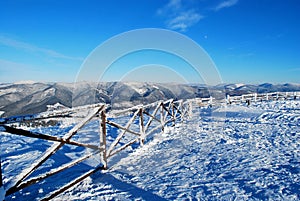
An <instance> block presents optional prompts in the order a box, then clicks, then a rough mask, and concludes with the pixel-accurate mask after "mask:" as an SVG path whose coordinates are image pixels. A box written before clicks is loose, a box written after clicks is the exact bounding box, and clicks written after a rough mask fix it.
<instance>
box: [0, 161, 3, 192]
mask: <svg viewBox="0 0 300 201" xmlns="http://www.w3.org/2000/svg"><path fill="white" fill-rule="evenodd" d="M2 186H3V181H2V167H1V156H0V188H1V187H2Z"/></svg>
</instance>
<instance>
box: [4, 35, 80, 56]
mask: <svg viewBox="0 0 300 201" xmlns="http://www.w3.org/2000/svg"><path fill="white" fill-rule="evenodd" d="M0 44H2V45H5V46H8V47H12V48H16V49H21V50H25V51H29V52H38V53H41V54H44V55H46V56H48V57H53V58H59V59H67V60H77V61H82V60H83V58H80V57H71V56H66V55H64V54H61V53H58V52H56V51H54V50H50V49H46V48H41V47H37V46H35V45H32V44H29V43H25V42H22V41H17V40H14V39H11V38H8V37H4V36H0Z"/></svg>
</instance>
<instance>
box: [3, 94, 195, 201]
mask: <svg viewBox="0 0 300 201" xmlns="http://www.w3.org/2000/svg"><path fill="white" fill-rule="evenodd" d="M190 107H191V104H190V103H189V101H182V100H179V101H174V100H172V99H171V100H168V101H159V102H155V103H152V104H149V105H139V106H135V107H132V108H129V109H126V110H120V111H113V112H107V105H104V104H95V105H88V106H83V107H78V108H73V109H65V110H61V111H52V112H45V113H41V114H37V115H27V116H19V117H10V118H4V119H1V120H0V129H1V130H0V131H1V132H5V133H9V134H13V135H19V136H26V137H30V138H38V139H42V140H47V141H50V142H56V143H53V145H52V146H51V147H50V148H48V149H47V150H46V151H45V153H44V154H43V155H42V156H41V157H40V158H39V159H38V160H37V161H35V162H34V163H33V164H32V165H31V166H30V167H28V169H26V171H24V172H22V174H21V175H19V177H18V180H17V181H16V182H15V184H14V185H13V186H12V187H9V188H8V189H6V194H5V196H9V195H12V194H14V193H16V192H18V191H20V190H22V189H24V188H26V187H29V186H31V185H33V184H36V183H38V182H41V181H42V180H44V179H46V178H48V177H50V176H52V175H55V174H57V173H60V172H62V171H63V170H66V169H68V168H70V167H73V166H75V165H77V164H78V163H81V162H83V161H85V160H87V159H89V158H91V157H92V156H95V155H97V154H99V158H100V160H101V162H102V164H101V165H100V164H99V166H97V167H96V168H95V169H92V170H90V171H88V172H86V173H84V174H82V175H81V176H79V177H78V178H77V179H75V180H73V181H71V182H70V183H68V184H66V185H65V186H63V187H61V188H59V189H57V190H56V191H55V192H52V193H51V194H50V195H48V196H46V197H45V198H44V199H43V200H49V199H51V198H53V197H55V196H57V195H58V194H60V193H61V192H63V191H65V190H67V189H69V188H70V187H72V186H74V185H75V184H77V183H79V182H80V181H82V180H83V179H85V178H87V177H88V176H90V175H91V174H93V173H95V172H97V171H99V170H101V169H107V168H108V161H109V159H110V158H111V157H112V156H114V155H116V154H117V153H119V152H121V151H122V150H124V149H126V148H127V147H129V146H131V145H132V144H134V143H140V144H141V145H143V144H144V142H145V140H146V137H147V136H149V135H150V134H152V133H154V132H155V131H157V130H164V128H165V126H166V125H170V124H171V125H175V123H176V121H178V120H182V119H183V118H184V117H186V116H187V114H189V113H190ZM80 110H89V113H88V115H86V116H85V117H84V118H83V119H82V120H81V121H79V122H78V123H77V124H76V125H75V126H74V127H73V128H72V129H71V130H69V131H68V132H67V133H65V134H64V136H63V137H58V136H51V135H47V134H42V133H37V132H32V131H30V130H25V129H21V128H15V127H14V126H13V125H14V124H20V123H24V122H33V121H42V120H47V119H53V118H54V119H55V118H72V117H73V115H74V114H77V113H78V111H80ZM120 115H127V116H129V117H130V118H129V120H128V121H127V123H126V125H121V124H119V123H118V122H116V121H114V119H115V118H117V117H118V116H120ZM95 118H96V119H98V120H99V122H100V126H99V127H100V128H99V144H98V145H94V144H86V143H81V142H78V141H75V140H72V137H73V136H74V135H76V133H77V132H78V131H79V130H80V129H81V128H83V127H84V126H85V125H86V124H87V123H88V122H90V121H91V120H92V119H95ZM136 121H138V127H139V128H138V130H136V129H133V128H131V125H133V124H135V123H134V122H136ZM154 122H156V126H153V125H155V124H154ZM108 126H110V127H115V128H117V129H118V130H119V131H120V132H119V133H118V135H117V137H116V138H115V139H114V141H113V142H111V143H110V144H107V140H106V137H107V134H108V131H107V127H108ZM125 135H132V136H134V138H132V139H131V140H130V141H128V142H127V143H120V141H121V139H122V138H123V137H124V136H125ZM64 145H73V146H77V147H84V148H86V149H91V150H92V152H91V153H90V154H88V155H85V156H82V157H80V158H78V159H76V160H74V161H71V162H69V163H67V164H62V165H61V166H60V167H57V168H53V169H52V170H50V171H48V172H46V173H43V174H40V175H38V176H34V177H30V176H31V175H32V174H33V173H34V172H35V171H36V170H37V169H38V168H39V167H41V166H42V165H43V164H44V163H45V162H46V161H47V160H48V159H49V158H50V157H51V156H52V155H53V154H55V153H56V152H57V151H58V150H59V149H61V148H62V147H63V146H64ZM0 176H1V177H0V182H1V183H0V184H1V185H0V187H2V186H3V182H2V169H1V161H0Z"/></svg>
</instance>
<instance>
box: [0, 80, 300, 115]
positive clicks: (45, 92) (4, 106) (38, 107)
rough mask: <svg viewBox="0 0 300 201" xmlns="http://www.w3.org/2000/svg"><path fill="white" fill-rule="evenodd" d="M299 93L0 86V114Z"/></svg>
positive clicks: (259, 88)
mask: <svg viewBox="0 0 300 201" xmlns="http://www.w3.org/2000/svg"><path fill="white" fill-rule="evenodd" d="M276 91H282V92H286V91H300V84H292V83H285V84H271V83H263V84H257V85H255V84H243V83H238V84H220V85H216V86H207V85H203V84H176V83H147V82H145V83H138V82H99V83H95V82H80V83H63V82H58V83H42V82H19V83H12V84H9V83H3V84H0V111H2V116H4V117H7V116H15V115H26V114H35V113H39V112H44V111H46V110H47V105H54V104H56V103H59V104H62V105H64V106H66V107H72V106H80V105H86V104H93V103H106V104H111V105H112V107H113V108H116V109H119V108H124V107H131V106H134V105H137V104H147V103H151V102H155V101H158V100H167V99H170V98H173V99H189V98H196V97H197V98H201V97H202V98H203V97H209V96H210V95H212V96H214V97H220V98H225V95H227V94H228V95H231V96H233V95H241V94H248V93H268V92H276Z"/></svg>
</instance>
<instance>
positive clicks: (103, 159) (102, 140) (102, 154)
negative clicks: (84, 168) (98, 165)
mask: <svg viewBox="0 0 300 201" xmlns="http://www.w3.org/2000/svg"><path fill="white" fill-rule="evenodd" d="M99 132H100V148H101V149H102V151H101V152H100V159H101V162H102V163H103V168H104V169H107V155H106V114H105V111H104V110H102V111H101V119H100V131H99Z"/></svg>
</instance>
